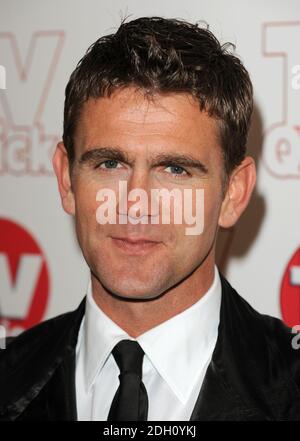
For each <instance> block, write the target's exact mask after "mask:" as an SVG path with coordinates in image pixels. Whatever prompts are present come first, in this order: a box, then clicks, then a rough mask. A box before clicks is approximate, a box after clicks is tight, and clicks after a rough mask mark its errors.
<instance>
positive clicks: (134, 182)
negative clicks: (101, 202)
mask: <svg viewBox="0 0 300 441" xmlns="http://www.w3.org/2000/svg"><path fill="white" fill-rule="evenodd" d="M125 184H126V185H123V186H122V190H121V191H120V186H119V199H118V204H117V213H118V214H119V215H124V216H128V217H131V218H135V219H136V218H138V219H140V220H141V221H142V219H141V218H142V217H145V219H144V221H145V222H146V223H148V222H147V221H149V219H148V217H151V216H153V215H156V213H155V212H156V210H155V209H154V207H152V213H151V177H150V176H149V172H148V170H146V169H139V170H137V169H135V170H134V171H133V172H132V174H131V176H130V178H129V179H128V180H127V181H126V182H125Z"/></svg>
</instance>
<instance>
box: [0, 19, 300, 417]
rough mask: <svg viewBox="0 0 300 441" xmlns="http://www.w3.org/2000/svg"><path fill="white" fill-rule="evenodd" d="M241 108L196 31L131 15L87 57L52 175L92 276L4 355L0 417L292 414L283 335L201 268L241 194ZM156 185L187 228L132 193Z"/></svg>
mask: <svg viewBox="0 0 300 441" xmlns="http://www.w3.org/2000/svg"><path fill="white" fill-rule="evenodd" d="M251 112H252V85H251V81H250V79H249V75H248V73H247V71H246V70H245V68H244V67H243V65H242V63H241V62H240V61H239V59H238V58H237V57H235V56H234V55H232V54H231V53H230V52H229V51H228V47H227V46H226V45H223V46H221V45H220V44H219V42H218V41H217V40H216V38H215V37H214V36H213V35H212V33H211V32H210V31H209V30H206V29H201V28H199V27H198V26H196V25H192V24H189V23H185V22H183V21H179V20H167V19H163V18H159V17H152V18H139V19H137V20H133V21H131V22H128V23H122V25H121V26H120V28H119V29H118V31H117V32H116V33H115V34H113V35H108V36H105V37H102V38H100V39H99V40H98V41H96V42H95V43H94V44H93V45H92V46H91V47H90V48H89V50H88V52H87V53H86V55H85V56H84V57H83V58H82V60H81V61H80V62H79V64H78V66H77V67H76V69H75V71H74V72H73V73H72V75H71V78H70V80H69V83H68V85H67V88H66V99H65V112H64V134H63V141H62V142H60V143H59V144H58V146H57V149H56V152H55V154H54V158H53V165H54V170H55V173H56V176H57V180H58V186H59V191H60V195H61V200H62V205H63V208H64V210H65V211H66V212H67V213H69V214H70V215H72V216H74V219H75V224H76V232H77V237H78V241H79V244H80V247H81V249H82V252H83V255H84V257H85V259H86V262H87V264H88V265H89V268H90V270H91V282H90V285H89V287H88V292H87V296H86V297H85V298H84V300H83V301H82V302H81V304H80V306H79V307H78V308H77V310H75V311H73V312H70V313H67V314H63V315H60V316H58V317H55V318H53V319H51V320H48V321H46V322H44V323H42V324H40V325H38V326H36V327H34V328H32V329H30V330H28V331H26V332H25V333H23V334H22V335H20V336H19V337H17V338H16V339H15V340H13V341H12V342H11V343H10V344H9V345H8V347H7V349H6V350H5V351H2V353H1V358H0V369H1V370H0V373H1V375H0V382H1V388H0V390H1V397H0V415H1V416H0V419H2V420H110V421H114V420H122V421H124V420H173V421H174V420H257V419H259V420H264V419H267V420H281V419H290V420H295V419H300V392H299V387H300V363H299V355H298V353H297V351H296V350H294V349H293V347H292V344H291V340H292V335H291V332H290V330H289V329H288V328H287V327H286V326H285V325H284V324H283V323H282V322H281V321H280V320H278V319H275V318H271V317H269V316H263V315H261V314H259V313H258V312H256V311H255V310H253V308H252V307H251V306H250V305H249V304H248V303H247V302H246V301H244V300H243V299H242V298H241V297H240V296H239V295H238V294H237V293H236V291H235V290H234V289H233V288H232V287H231V286H230V284H229V283H228V282H227V281H226V280H225V278H224V277H223V276H222V275H221V274H219V272H218V270H217V269H216V266H215V244H216V237H217V232H218V229H219V227H223V228H228V227H231V226H232V225H234V224H235V223H236V222H237V220H238V219H239V217H240V216H241V214H242V213H243V211H244V210H245V208H246V206H247V204H248V202H249V199H250V197H251V193H252V190H253V187H254V185H255V164H254V161H253V159H252V158H251V157H249V156H246V141H247V133H248V128H249V124H250V118H251ZM120 183H122V185H123V187H122V189H123V190H122V189H121V190H120ZM155 189H156V190H163V191H165V192H172V191H174V190H176V191H175V193H172V197H170V198H169V202H170V204H169V211H170V212H169V214H171V215H174V216H175V215H178V214H179V215H182V214H185V215H186V214H187V210H188V209H190V210H191V211H190V214H191V213H195V212H196V217H194V219H196V223H197V221H199V223H198V227H199V224H200V228H198V230H197V231H196V234H194V233H195V232H194V231H193V232H191V230H188V228H187V226H188V225H190V224H191V223H190V222H189V219H187V216H183V217H182V216H181V219H183V220H182V222H175V220H174V219H175V217H174V216H173V217H172V218H171V216H170V219H171V220H170V222H163V214H162V211H163V208H165V206H166V204H167V199H164V200H162V198H160V197H157V194H158V193H155V196H154V197H153V198H151V201H150V202H149V199H148V200H147V201H146V203H144V204H143V203H141V200H140V201H139V202H140V203H139V202H138V200H137V198H135V197H134V195H136V194H137V193H138V194H139V195H140V199H142V198H144V196H145V195H146V196H149V197H150V195H151V197H152V193H151V192H152V190H155ZM125 190H126V192H125ZM187 190H188V191H187ZM135 192H137V193H135ZM125 193H126V194H125ZM128 193H129V194H131V196H128ZM124 194H125V196H124ZM169 194H171V193H169ZM105 195H106V196H107V197H106V199H105V197H104V196H105ZM109 195H112V199H111V200H110V201H108V196H109ZM141 195H142V196H141ZM181 196H183V199H184V201H183V202H184V205H180V203H181V202H182V200H181V199H180V198H181ZM199 201H200V202H202V203H201V204H200V202H199ZM148 202H149V204H148ZM101 204H104V205H105V204H106V205H105V207H106V209H107V212H108V216H107V218H106V220H109V222H104V220H105V219H104V217H105V216H104V210H102V209H101ZM199 206H200V208H201V209H200V210H199ZM137 207H138V209H137ZM102 208H103V206H102ZM101 210H102V211H101ZM106 215H107V213H106ZM116 215H117V216H116ZM116 219H117V221H116V222H115V220H116ZM179 219H180V216H179ZM112 220H113V221H112ZM189 228H191V227H189ZM262 295H263V293H262Z"/></svg>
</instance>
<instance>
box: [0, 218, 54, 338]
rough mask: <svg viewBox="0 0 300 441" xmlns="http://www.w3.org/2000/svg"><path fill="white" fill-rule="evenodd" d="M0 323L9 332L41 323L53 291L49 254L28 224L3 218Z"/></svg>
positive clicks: (0, 234)
mask: <svg viewBox="0 0 300 441" xmlns="http://www.w3.org/2000/svg"><path fill="white" fill-rule="evenodd" d="M0 281H1V297H0V325H3V326H4V327H5V329H6V332H7V334H8V335H12V334H18V333H20V332H21V331H23V330H24V329H27V328H30V327H32V326H33V325H35V324H37V323H39V322H40V321H41V320H42V319H43V316H44V313H45V310H46V306H47V301H48V295H49V274H48V269H47V263H46V259H45V256H44V254H43V252H42V250H41V248H40V246H39V245H38V243H37V242H36V240H35V239H34V238H33V236H32V235H31V234H30V233H29V232H28V231H27V230H25V228H24V227H22V226H20V225H18V224H16V223H15V222H12V221H11V220H8V219H0Z"/></svg>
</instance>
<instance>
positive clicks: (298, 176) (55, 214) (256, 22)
mask: <svg viewBox="0 0 300 441" xmlns="http://www.w3.org/2000/svg"><path fill="white" fill-rule="evenodd" d="M128 14H131V18H137V17H139V16H149V15H162V16H164V17H175V18H183V19H187V20H188V21H192V22H195V21H199V20H204V21H206V22H207V23H208V24H209V25H210V29H211V30H212V31H213V32H214V33H215V35H216V36H217V37H218V38H219V39H220V40H221V42H226V41H231V42H233V43H235V44H236V46H237V54H239V55H240V56H241V58H242V60H243V61H244V63H245V65H246V67H247V69H248V70H249V72H250V75H251V77H252V80H253V84H254V90H255V113H254V119H253V126H252V130H251V136H250V140H249V151H250V153H251V154H252V155H253V156H254V157H255V159H256V161H257V168H258V183H257V189H256V192H255V194H254V196H253V198H252V202H251V205H250V207H249V209H248V211H247V212H246V213H245V214H244V215H243V217H242V219H241V220H240V222H239V223H238V225H237V227H236V228H235V229H234V230H232V231H230V232H227V233H222V234H221V237H220V245H219V249H218V263H219V266H220V268H221V269H222V270H223V272H224V273H225V275H226V276H227V278H228V279H229V281H230V282H231V283H232V284H233V286H234V287H235V288H236V289H237V290H238V291H239V292H240V294H241V295H242V296H243V297H244V298H245V299H246V300H248V301H249V302H250V303H251V304H252V305H253V306H254V307H255V308H256V309H257V310H259V311H260V312H263V313H267V314H271V315H275V316H277V317H283V319H284V320H285V321H286V322H287V323H288V324H290V325H294V324H297V323H300V274H299V273H300V238H299V231H300V138H299V134H300V51H299V41H300V3H299V1H297V0H295V1H293V0H289V1H285V2H283V1H279V0H277V1H276V0H273V1H271V0H265V1H263V2H262V1H259V0H255V1H253V0H252V1H250V0H249V1H241V0H229V1H226V2H225V1H221V0H210V1H209V2H208V1H201V0H185V1H171V0H168V1H161V0H151V1H140V0H126V1H125V0H118V1H114V2H108V1H104V0H102V1H100V0H85V1H82V0H51V1H50V0H49V1H44V0H43V1H41V0H39V1H37V0H27V1H26V2H23V1H21V0H0V65H1V66H3V67H4V69H5V72H6V89H0V316H1V317H2V320H1V323H2V325H5V326H6V328H7V330H8V333H17V332H19V331H20V330H22V329H24V328H26V327H29V326H32V325H33V324H34V323H36V322H38V321H40V320H44V319H46V318H50V317H52V316H54V315H56V314H59V313H62V312H64V311H67V310H70V309H73V308H75V307H76V306H77V305H78V303H79V301H80V300H81V299H82V297H83V296H84V294H85V290H86V286H87V281H88V271H87V267H86V264H85V262H84V261H83V258H82V257H81V253H80V250H79V248H78V246H77V243H76V239H75V235H74V229H73V225H72V221H71V219H70V218H69V217H68V216H67V215H66V214H65V213H64V212H63V210H62V208H61V205H60V200H59V196H58V191H57V186H56V180H55V178H54V175H53V173H52V169H51V160H50V158H51V154H52V151H53V148H54V146H55V144H56V142H57V140H59V139H60V138H61V134H62V121H63V100H64V88H65V85H66V83H67V81H68V78H69V75H70V74H71V72H72V70H73V69H74V67H75V65H76V63H77V62H78V60H79V59H80V58H81V57H82V55H83V54H84V52H85V50H86V49H87V47H88V46H89V45H90V44H91V43H92V42H94V41H95V40H96V39H97V38H98V37H99V36H101V35H104V34H107V33H111V32H114V31H116V29H117V28H118V26H119V24H120V20H121V18H122V17H124V15H128ZM4 69H2V70H1V69H0V72H1V71H2V72H3V70H4ZM1 84H2V86H1ZM3 86H4V82H3V77H2V83H1V81H0V87H3Z"/></svg>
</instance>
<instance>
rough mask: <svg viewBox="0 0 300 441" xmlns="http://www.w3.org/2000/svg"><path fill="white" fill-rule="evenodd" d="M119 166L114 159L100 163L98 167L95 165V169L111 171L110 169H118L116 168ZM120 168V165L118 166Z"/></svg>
mask: <svg viewBox="0 0 300 441" xmlns="http://www.w3.org/2000/svg"><path fill="white" fill-rule="evenodd" d="M118 164H119V161H116V160H115V159H107V160H106V161H103V162H101V163H100V164H99V165H97V168H102V169H103V168H104V169H112V168H119V167H117V166H118ZM119 165H120V167H121V164H119Z"/></svg>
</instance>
